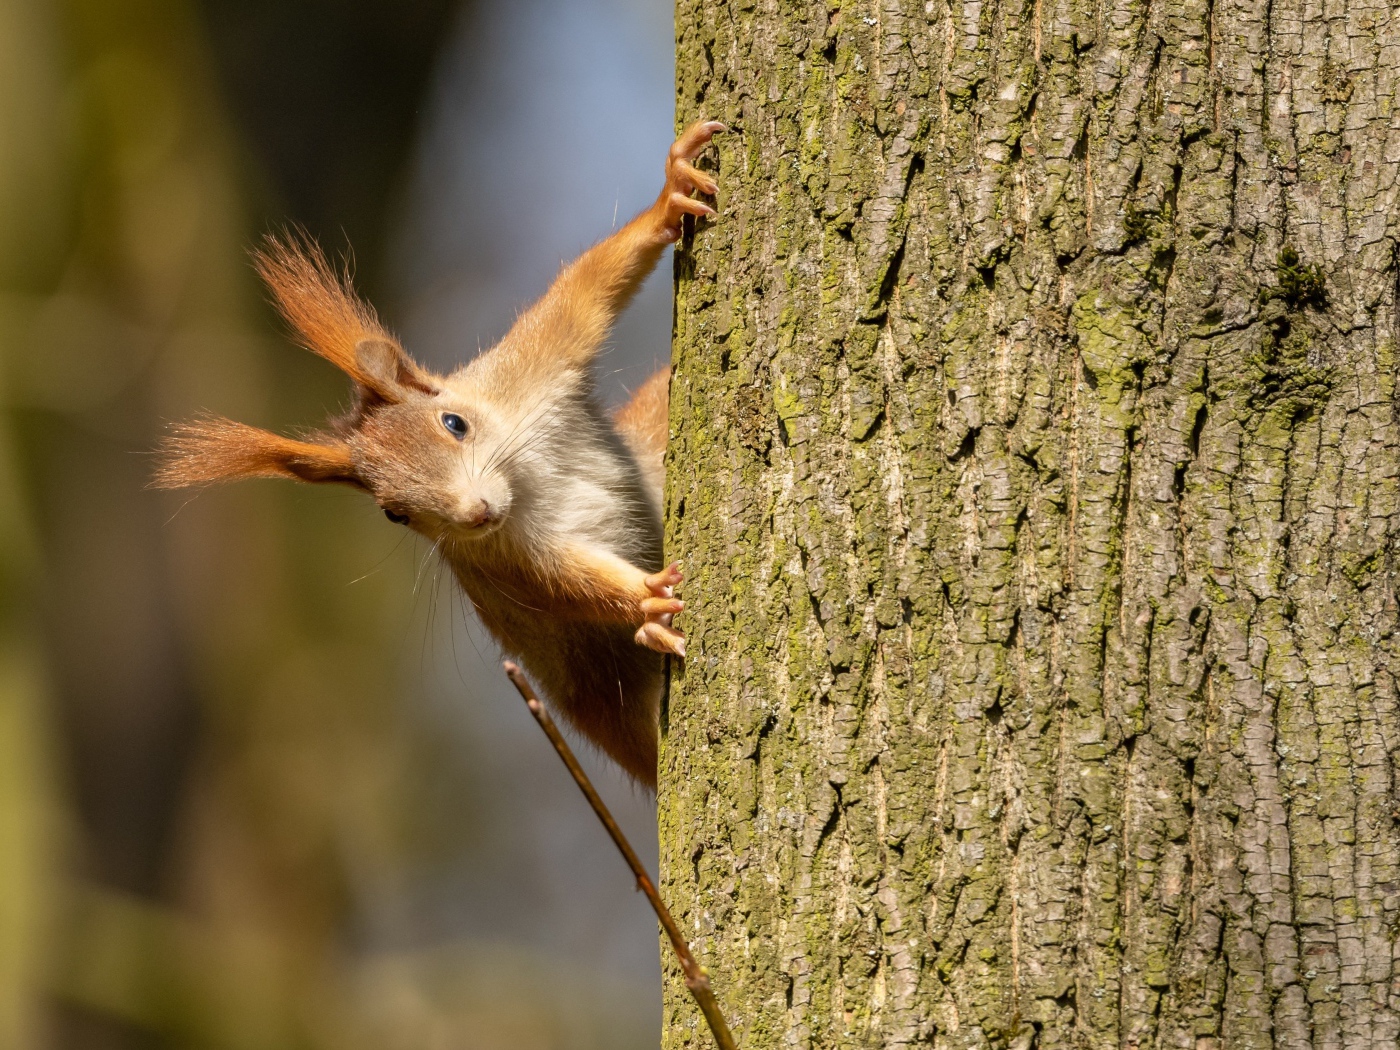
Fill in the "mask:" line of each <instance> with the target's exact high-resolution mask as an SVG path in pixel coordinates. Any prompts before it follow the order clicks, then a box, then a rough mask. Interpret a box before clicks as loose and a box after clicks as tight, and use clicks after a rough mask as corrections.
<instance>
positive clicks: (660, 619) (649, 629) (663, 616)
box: [635, 562, 685, 660]
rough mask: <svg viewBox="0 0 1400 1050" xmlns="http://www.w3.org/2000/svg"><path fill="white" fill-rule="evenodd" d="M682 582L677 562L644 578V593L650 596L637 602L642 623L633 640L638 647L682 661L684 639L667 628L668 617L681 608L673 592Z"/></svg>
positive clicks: (682, 603) (674, 630)
mask: <svg viewBox="0 0 1400 1050" xmlns="http://www.w3.org/2000/svg"><path fill="white" fill-rule="evenodd" d="M682 579H683V577H682V576H681V565H680V562H672V563H671V564H670V565H668V566H666V568H664V569H662V570H661V571H660V572H658V573H653V574H652V575H650V576H648V577H647V578H646V586H647V590H648V591H650V592H651V593H650V595H649V596H648V597H646V598H643V599H642V601H641V609H642V616H643V617H644V619H643V621H642V626H641V627H639V628H637V634H636V636H635V637H636V640H637V644H638V645H642V646H645V647H646V648H648V649H654V650H655V651H656V652H658V653H670V654H672V655H674V656H679V657H680V658H681V659H682V660H684V659H685V635H683V634H681V632H680V631H678V630H676V629H675V628H674V627H672V626H671V617H672V616H674V615H675V614H676V613H678V612H680V611H681V610H683V609H684V608H685V602H683V601H681V600H680V599H679V598H677V597H676V596H675V594H676V592H675V588H676V586H677V585H678V584H679V583H680V582H681V580H682Z"/></svg>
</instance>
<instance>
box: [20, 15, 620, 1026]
mask: <svg viewBox="0 0 1400 1050" xmlns="http://www.w3.org/2000/svg"><path fill="white" fill-rule="evenodd" d="M352 6H353V7H354V8H355V9H356V10H361V9H366V8H368V7H370V6H371V5H352ZM380 7H381V8H384V9H392V8H393V7H394V5H380ZM409 7H410V8H412V11H413V15H412V17H413V18H416V19H417V21H416V22H414V23H413V24H412V25H410V26H409V29H410V30H412V32H413V33H416V34H417V36H415V37H414V38H413V40H412V41H407V42H406V40H400V41H398V42H397V43H396V44H395V45H394V48H395V50H394V55H395V56H396V57H395V58H394V59H393V61H392V62H390V63H389V64H388V67H387V71H386V68H379V69H378V74H377V75H376V72H375V66H374V63H373V62H372V61H367V59H372V57H373V56H372V55H360V56H352V57H353V58H354V59H355V61H350V62H348V63H347V62H346V61H345V60H344V59H343V56H342V59H339V60H334V61H332V59H330V58H328V59H327V62H328V63H329V65H328V66H327V68H328V69H335V68H348V69H351V70H352V71H354V70H359V69H364V70H365V74H364V76H363V78H362V79H363V85H364V90H363V91H362V92H361V93H360V94H359V95H356V96H354V97H352V98H350V99H349V103H356V100H357V99H358V100H359V103H356V104H363V105H364V106H369V109H368V110H366V111H365V113H363V114H362V116H363V120H360V121H358V122H357V120H355V119H349V118H347V120H346V121H343V122H342V126H341V127H340V128H339V130H338V131H337V128H336V127H335V126H332V127H331V128H330V129H329V131H330V132H331V133H332V134H331V135H330V138H333V139H335V141H334V143H333V144H332V145H333V147H334V148H332V145H325V144H323V146H321V147H317V146H316V144H315V141H314V137H313V141H311V142H309V143H306V144H303V145H305V146H306V147H307V148H312V149H315V148H321V149H322V151H323V154H325V155H326V156H327V157H328V159H327V163H326V165H325V166H324V167H325V170H327V171H329V172H330V175H329V176H327V177H328V178H331V180H332V182H333V185H330V186H327V185H319V184H317V183H315V181H314V180H311V181H309V182H308V181H306V180H302V181H301V182H298V181H297V179H296V178H293V177H292V176H291V175H288V174H287V172H279V170H278V165H279V163H280V162H279V160H278V159H277V158H285V157H286V156H287V153H286V150H285V149H283V150H281V151H280V152H279V147H278V142H279V141H282V140H284V139H286V140H290V141H296V132H295V123H294V122H292V121H291V120H290V119H283V120H282V121H281V123H280V124H278V125H277V127H276V129H275V131H274V132H273V133H271V138H270V139H268V140H267V141H263V142H257V143H255V144H254V146H252V147H250V146H248V145H247V142H248V139H247V138H246V137H245V136H243V135H241V134H240V133H239V132H238V131H236V130H235V124H234V122H233V120H232V119H231V117H230V115H229V109H228V106H227V104H226V102H225V97H226V95H225V90H224V88H223V87H222V86H221V84H222V83H224V82H222V81H220V79H219V74H218V71H219V70H220V69H222V70H223V71H224V73H225V74H226V75H227V82H228V83H231V84H233V93H234V95H235V96H236V97H237V98H239V99H240V100H241V101H240V103H239V105H240V107H241V109H240V112H241V113H242V114H243V116H244V117H249V115H250V114H251V119H254V121H255V123H256V122H257V118H258V114H259V113H260V112H262V111H264V110H267V109H268V108H269V107H271V108H272V109H274V110H275V109H276V106H275V104H274V103H273V102H269V99H268V97H267V85H268V83H269V82H274V81H275V73H276V68H277V67H276V62H275V61H274V57H268V58H267V61H268V62H269V63H271V68H270V70H269V69H264V71H263V74H262V76H261V79H260V78H259V76H257V75H255V73H250V72H249V71H248V70H247V69H245V68H243V67H242V66H240V65H239V63H240V62H243V63H254V64H256V63H257V62H258V60H259V59H258V56H256V55H251V56H250V55H248V54H245V53H242V52H238V51H237V50H236V49H235V51H234V52H232V53H225V54H220V55H217V56H216V55H215V53H214V51H212V50H211V48H210V46H209V42H208V35H207V33H206V28H207V27H206V23H205V22H204V19H205V18H206V17H210V18H214V19H215V20H216V21H217V20H218V19H225V20H226V19H228V18H230V17H232V15H231V5H230V4H218V3H212V2H211V3H208V4H206V5H204V6H203V7H196V6H193V5H191V4H189V3H184V2H180V0H120V2H112V0H0V406H3V409H4V414H3V417H0V1046H3V1047H6V1048H10V1047H13V1048H15V1050H27V1048H35V1047H40V1046H65V1047H67V1046H74V1047H77V1046H88V1045H91V1046H103V1047H120V1046H147V1045H179V1046H191V1047H205V1046H207V1047H229V1048H242V1047H248V1048H253V1047H257V1048H260V1050H277V1048H283V1047H286V1048H293V1047H308V1048H310V1047H318V1048H319V1047H325V1048H332V1047H336V1048H339V1047H345V1048H354V1047H395V1048H396V1047H405V1048H407V1047H422V1046H456V1045H471V1046H474V1047H497V1046H499V1047H510V1048H512V1050H528V1048H530V1047H546V1046H548V1047H587V1046H600V1047H601V1046H603V1045H609V1046H615V1045H618V1043H619V1041H621V1042H631V1041H633V1040H632V1038H631V1035H630V1034H629V1035H627V1036H626V1037H624V1038H621V1039H619V1034H618V1033H617V1032H616V1031H612V1030H610V1026H609V1022H608V1018H609V1016H610V1015H613V1014H615V1013H616V1012H617V1011H616V1010H615V1009H614V1007H615V1005H616V1003H615V1001H610V1000H609V994H610V993H608V992H607V991H606V989H605V990H604V991H602V992H600V991H599V990H598V988H597V987H596V985H594V984H587V985H585V984H583V983H580V982H579V981H578V980H577V979H576V978H575V977H573V976H571V975H570V974H568V973H566V972H562V971H559V970H556V969H553V968H551V967H549V966H543V965H541V964H540V963H539V962H538V960H535V959H533V958H530V957H526V956H521V955H520V954H519V953H518V952H515V951H512V950H510V949H505V948H499V947H492V946H490V945H478V946H475V947H470V946H464V947H463V948H461V950H456V949H454V950H453V951H440V952H435V953H432V954H431V955H427V956H416V955H412V954H407V955H403V956H396V957H393V958H376V959H374V960H372V961H365V960H362V959H357V957H356V956H355V955H354V953H353V952H352V951H351V950H350V948H349V947H348V946H347V945H346V943H345V941H346V920H347V914H348V912H349V908H350V902H351V899H352V898H353V896H354V893H355V887H356V886H362V885H366V884H368V885H375V884H377V883H383V882H387V881H392V879H393V878H394V877H395V872H396V870H397V868H398V866H399V865H401V864H402V863H403V862H404V859H405V858H406V857H410V856H413V855H414V854H415V853H421V852H423V851H431V850H434V849H443V848H446V846H445V845H444V844H445V843H450V841H451V838H452V834H453V829H452V827H451V826H450V825H449V824H447V823H445V822H444V820H443V818H442V816H441V813H442V808H441V807H438V808H437V809H436V810H434V809H433V808H432V807H431V806H427V805H425V804H423V800H422V799H420V798H418V797H417V796H416V795H415V792H418V791H421V790H422V784H423V782H424V778H422V777H421V776H417V777H415V776H414V775H413V774H414V773H415V772H419V771H421V769H422V768H423V767H424V766H425V765H427V766H430V767H431V768H433V769H435V770H437V771H438V772H439V774H440V776H439V778H438V779H439V783H438V785H437V790H439V791H441V790H442V785H441V782H440V781H441V779H442V778H443V777H449V776H451V775H452V773H451V764H450V763H447V762H442V761H439V758H440V757H441V756H439V755H437V754H436V752H435V748H436V747H437V745H436V744H435V743H434V742H433V741H432V740H429V739H425V734H424V733H423V732H422V731H421V730H420V729H417V728H415V727H414V726H413V725H411V724H409V723H408V722H407V721H406V720H405V719H404V718H403V717H402V715H401V712H400V710H399V708H398V707H397V706H396V704H395V702H394V699H395V695H396V683H394V682H393V681H392V680H391V674H392V668H393V667H394V664H395V660H394V654H393V653H392V652H391V651H390V650H391V648H392V646H393V643H394V642H395V641H396V639H397V637H398V634H396V631H395V630H393V629H390V628H391V626H392V625H400V626H399V628H398V631H399V633H401V624H402V622H403V621H404V620H405V619H406V618H407V608H406V606H407V603H408V602H410V601H411V600H412V599H411V596H410V595H409V593H408V591H407V589H406V588H405V587H404V586H403V582H404V580H405V578H408V577H411V576H412V574H413V571H414V569H415V565H414V561H415V551H414V549H413V547H412V545H411V544H403V545H401V546H400V547H399V548H398V549H397V550H396V551H395V553H394V554H392V555H391V556H390V558H389V561H388V564H387V567H386V569H385V570H384V571H381V572H379V573H377V574H371V575H370V576H368V577H367V578H366V579H364V580H361V581H358V582H356V583H355V584H354V585H353V586H347V585H346V580H347V575H346V567H347V566H354V565H372V564H374V563H375V562H376V561H379V560H381V558H382V551H383V550H384V549H385V547H386V542H385V539H386V535H387V534H388V531H389V530H391V529H392V527H391V526H388V525H387V524H386V523H384V522H382V521H380V520H379V519H378V518H377V516H374V515H366V514H347V513H345V511H346V506H347V503H350V502H352V501H353V500H354V497H353V495H351V494H348V493H347V494H328V493H320V492H317V493H307V492H305V491H303V490H298V489H293V488H292V487H290V486H258V485H250V486H244V487H241V488H237V489H231V490H229V491H219V492H211V493H208V494H204V495H200V496H198V498H191V497H190V495H189V494H173V495H171V494H156V493H152V492H150V491H148V490H147V489H146V488H145V484H146V480H147V478H148V475H149V472H150V466H151V464H150V459H149V456H148V455H147V453H148V452H149V450H150V449H152V448H153V447H154V446H155V445H156V443H157V441H158V439H159V436H160V434H161V432H162V429H163V427H164V425H165V424H166V423H167V422H168V421H170V420H173V419H176V418H179V417H182V416H185V415H188V414H189V412H190V410H191V407H192V406H195V407H198V406H204V405H208V406H213V405H217V406H218V408H219V409H220V410H221V411H224V412H227V413H229V414H231V415H234V416H236V417H238V418H240V419H245V420H248V421H251V422H256V423H260V424H262V425H267V426H272V427H276V428H281V429H287V428H289V427H292V426H294V425H296V424H302V423H306V422H312V421H315V420H316V419H317V418H318V417H319V415H320V414H321V412H322V410H323V406H325V405H328V404H330V405H333V404H336V403H337V402H338V401H339V400H341V399H342V398H343V397H344V389H343V385H342V382H341V380H340V379H339V378H338V377H337V376H335V375H334V374H332V373H330V371H329V370H328V369H326V368H325V367H324V366H322V365H320V364H319V363H317V362H316V361H315V360H313V359H312V358H311V357H310V355H305V354H300V355H298V354H295V353H292V352H290V351H289V350H288V348H287V346H286V345H285V343H284V342H282V341H281V340H280V339H279V338H278V337H277V327H276V325H275V323H274V322H273V321H272V320H271V318H270V317H269V315H268V311H267V308H266V306H265V305H264V304H263V303H262V300H261V295H260V292H259V290H258V289H257V288H256V287H255V286H254V283H253V281H252V278H251V273H250V270H249V268H248V266H247V265H246V258H245V251H246V249H247V247H248V246H249V245H250V244H251V243H253V241H254V240H255V238H256V235H257V233H258V232H260V229H259V227H260V223H259V220H258V218H257V215H258V210H257V208H255V207H254V206H253V205H252V204H250V200H251V199H252V197H251V195H250V192H249V187H250V186H253V187H261V189H260V190H259V191H258V192H259V193H260V194H262V197H261V198H259V199H264V200H265V199H266V197H267V195H274V196H275V195H277V194H279V193H282V192H283V188H285V196H286V197H287V198H288V199H292V200H296V199H299V198H300V199H304V200H306V201H308V202H320V203H319V204H318V206H319V207H322V208H324V209H325V210H324V211H321V212H316V213H314V214H311V215H309V217H308V221H310V222H312V223H313V225H314V224H315V223H317V222H328V223H329V222H331V221H333V216H334V214H335V213H336V212H339V211H343V212H344V214H345V216H346V217H347V220H348V221H349V222H351V223H352V224H358V225H359V226H360V227H361V228H364V229H366V230H367V229H368V226H369V224H370V221H371V217H372V216H374V215H376V214H378V209H379V208H381V207H382V205H383V202H384V199H385V197H386V196H387V195H388V194H389V193H390V191H391V189H392V183H393V178H392V170H393V165H394V164H395V163H397V162H398V161H397V160H396V159H395V153H396V151H399V152H401V151H402V150H403V149H404V148H406V144H407V140H408V133H407V132H406V131H405V130H403V129H404V128H406V127H408V126H409V121H408V120H407V113H406V111H407V110H408V109H409V108H411V106H412V104H413V99H414V97H415V93H416V92H417V91H419V90H421V88H422V84H423V82H424V80H425V79H426V74H425V72H424V69H425V67H426V62H425V61H424V58H423V52H424V49H425V48H427V47H428V46H429V45H430V44H431V42H432V37H433V34H436V33H438V32H440V31H441V29H442V26H443V23H444V18H443V15H444V13H445V8H446V5H445V3H436V4H431V3H420V4H415V5H409ZM337 10H338V8H337V7H336V5H330V4H324V3H322V4H301V5H298V4H296V3H290V2H289V3H286V4H282V5H271V4H262V5H260V6H258V7H257V8H256V11H255V12H254V13H255V14H256V15H257V17H261V18H264V19H271V20H273V24H274V25H280V24H281V23H279V22H277V20H278V19H284V20H287V19H290V21H289V22H287V24H288V25H289V26H290V27H292V28H290V29H289V30H288V31H289V32H292V31H301V32H314V31H315V30H316V28H317V27H318V26H321V25H327V24H330V21H331V20H332V19H334V17H335V15H336V11H337ZM298 11H299V14H298ZM381 17H382V16H381ZM410 21H412V19H409V18H408V17H407V16H405V24H407V23H408V22H410ZM366 25H368V23H366ZM297 27H300V28H299V29H298V28H297ZM371 29H372V26H371V27H370V29H366V28H365V26H361V30H362V31H363V32H366V33H367V32H369V31H370V30H371ZM221 39H223V38H222V37H221ZM410 44H411V46H410ZM327 46H329V45H327ZM351 50H352V51H353V48H352V49H351ZM240 55H241V57H240ZM414 55H417V56H418V57H417V59H416V60H414V59H413V56H414ZM281 61H283V63H284V64H286V63H287V62H289V61H290V60H289V59H287V58H286V57H285V56H284V57H283V58H282V60H281ZM337 61H338V62H340V65H339V66H337V65H336V62H337ZM395 63H397V64H395ZM395 70H397V71H398V72H397V73H395V72H394V71H395ZM376 83H378V84H380V85H381V86H382V87H383V89H384V90H383V91H382V92H380V93H378V94H376V93H375V91H374V86H375V85H376ZM366 100H369V101H366ZM370 102H373V105H372V106H371V105H370ZM289 108H295V107H289ZM284 118H285V115H284ZM271 119H272V118H270V117H269V118H268V120H264V121H262V123H260V124H259V125H258V126H260V127H265V126H267V125H268V123H269V121H271ZM395 122H397V124H396V123H395ZM273 123H276V122H275V121H273ZM391 125H393V127H394V131H393V133H392V134H390V133H389V132H388V131H384V130H383V129H385V128H387V127H389V126H391ZM357 128H358V129H359V130H361V131H364V132H365V133H366V136H367V138H366V140H367V141H371V142H374V143H376V145H375V146H374V147H373V149H368V148H362V149H360V150H359V153H360V155H361V156H363V157H366V158H367V159H365V160H364V162H363V164H362V165H361V166H360V167H357V166H356V164H355V163H354V160H353V154H354V152H355V150H354V147H353V145H352V144H351V142H350V141H349V140H348V139H347V138H346V136H347V135H349V134H350V132H352V131H355V130H356V129H357ZM376 129H380V131H381V132H382V133H381V134H379V136H378V137H377V138H376V137H375V135H376ZM337 135H339V137H338V138H337V137H336V136H337ZM395 136H397V137H395ZM326 142H330V139H327V140H326ZM288 170H289V171H296V170H307V169H306V168H305V166H304V165H303V167H302V168H298V167H297V166H296V165H295V164H292V166H291V168H289V169H288ZM307 207H308V208H310V207H311V205H310V204H308V205H307ZM365 236H366V237H367V238H368V237H370V234H369V233H368V232H366V233H365ZM464 790H465V789H464ZM433 814H438V816H434V815H433ZM546 989H547V990H548V992H547V994H545V990H546ZM617 994H618V995H621V994H624V993H623V991H622V990H619V991H618V993H617Z"/></svg>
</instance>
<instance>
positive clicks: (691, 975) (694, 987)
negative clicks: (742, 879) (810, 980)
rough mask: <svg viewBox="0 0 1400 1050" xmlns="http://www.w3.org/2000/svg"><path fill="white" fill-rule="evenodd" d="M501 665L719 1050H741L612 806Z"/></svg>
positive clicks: (525, 685) (515, 672)
mask: <svg viewBox="0 0 1400 1050" xmlns="http://www.w3.org/2000/svg"><path fill="white" fill-rule="evenodd" d="M501 666H503V667H504V668H505V669H506V675H507V676H508V677H509V678H510V680H511V683H512V684H513V685H514V686H515V688H516V689H518V690H519V691H520V695H521V696H522V697H523V698H524V699H525V706H527V707H528V708H529V709H530V714H532V715H534V716H535V721H536V722H538V723H539V724H540V728H541V729H543V730H544V735H545V736H547V737H549V742H550V743H551V744H553V745H554V750H555V751H557V752H559V758H560V759H561V760H562V761H563V763H564V765H565V766H566V767H567V768H568V770H569V773H570V774H572V775H573V778H574V783H576V784H577V785H578V788H579V790H580V791H582V792H583V797H584V798H586V799H588V804H589V805H590V806H592V807H593V812H594V813H596V814H597V815H598V819H599V820H600V821H602V822H603V827H605V828H607V830H608V834H609V835H610V836H612V840H613V844H614V845H616V846H617V848H618V851H619V852H620V853H621V854H622V857H623V859H624V860H626V861H627V866H628V867H629V868H631V869H632V874H633V875H634V876H635V877H636V879H637V888H638V889H640V890H641V891H642V892H643V893H645V894H646V895H647V900H648V901H650V902H651V907H652V910H653V911H654V912H656V917H657V918H658V919H659V920H661V928H662V929H664V930H665V931H666V936H668V937H670V938H671V947H672V948H674V949H675V950H676V958H678V959H679V960H680V963H681V971H682V972H683V973H684V974H685V986H686V987H687V988H689V989H690V994H691V995H693V996H694V997H695V1001H696V1003H698V1004H699V1006H700V1012H701V1013H702V1014H704V1015H705V1020H706V1022H707V1023H708V1024H709V1026H710V1031H711V1032H713V1033H714V1037H715V1042H716V1043H718V1044H719V1050H737V1047H736V1046H735V1044H734V1037H733V1036H732V1035H730V1033H729V1025H727V1024H725V1023H724V1014H722V1013H721V1012H720V1009H719V1003H718V1002H716V1001H715V993H714V990H713V989H712V988H711V987H710V978H709V976H708V975H707V974H706V973H705V968H704V967H703V966H701V965H700V964H699V963H698V962H696V961H695V956H694V955H692V954H691V953H690V945H688V944H687V943H686V941H685V938H684V937H682V936H681V931H680V927H678V926H677V925H676V920H675V919H673V918H671V913H670V911H669V910H668V909H667V908H666V904H665V902H664V901H662V899H661V894H659V893H657V892H656V886H655V885H654V884H653V883H652V881H651V878H650V877H649V876H648V875H647V870H646V868H644V867H642V862H641V860H639V859H638V857H637V854H636V853H635V852H634V851H633V850H632V844H631V843H630V842H628V841H627V836H626V835H624V834H623V833H622V829H621V828H620V827H618V826H617V821H615V820H613V815H612V814H611V813H610V812H608V807H607V806H606V805H604V803H603V800H602V799H601V798H599V797H598V792H597V791H595V790H594V788H593V782H592V781H591V780H589V779H588V774H587V773H585V772H584V771H583V767H582V766H580V765H579V764H578V759H577V758H575V757H574V752H573V749H572V748H570V747H569V742H568V741H567V740H565V739H564V735H563V734H562V733H560V732H559V727H558V726H556V725H555V724H554V719H553V718H551V717H550V716H549V712H548V711H546V710H545V709H544V705H543V704H542V703H540V699H539V697H537V696H536V695H535V691H534V690H533V689H531V688H530V683H529V682H527V681H526V680H525V675H524V674H522V673H521V671H520V668H519V667H517V666H516V665H515V664H513V663H511V662H510V661H509V660H507V661H506V662H505V663H504V664H502V665H501Z"/></svg>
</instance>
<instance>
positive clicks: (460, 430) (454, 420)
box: [442, 412, 467, 441]
mask: <svg viewBox="0 0 1400 1050" xmlns="http://www.w3.org/2000/svg"><path fill="white" fill-rule="evenodd" d="M442 425H443V426H445V427H446V428H447V432H448V433H449V434H451V435H452V436H453V437H455V438H456V439H457V440H458V441H461V440H462V439H463V438H464V437H466V436H467V421H466V420H465V419H463V418H462V417H461V416H459V415H458V414H457V413H456V412H444V413H443V414H442Z"/></svg>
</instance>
